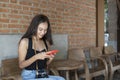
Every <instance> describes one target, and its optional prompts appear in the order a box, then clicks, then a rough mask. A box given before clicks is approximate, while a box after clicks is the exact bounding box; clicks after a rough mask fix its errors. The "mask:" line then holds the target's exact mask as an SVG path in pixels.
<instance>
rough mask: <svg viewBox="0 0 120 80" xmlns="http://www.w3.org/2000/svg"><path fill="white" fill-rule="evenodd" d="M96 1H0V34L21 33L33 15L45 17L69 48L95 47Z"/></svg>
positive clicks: (54, 32)
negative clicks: (64, 36) (66, 39)
mask: <svg viewBox="0 0 120 80" xmlns="http://www.w3.org/2000/svg"><path fill="white" fill-rule="evenodd" d="M95 1H96V0H0V34H23V33H24V32H25V30H26V28H27V27H28V25H29V22H30V21H31V19H32V17H33V16H34V15H35V14H38V13H43V14H45V15H47V16H48V17H49V19H50V22H51V27H52V31H53V34H68V36H69V37H68V39H69V41H68V42H69V43H68V44H69V45H68V46H69V48H73V47H82V48H83V47H88V46H95V44H96V7H95Z"/></svg>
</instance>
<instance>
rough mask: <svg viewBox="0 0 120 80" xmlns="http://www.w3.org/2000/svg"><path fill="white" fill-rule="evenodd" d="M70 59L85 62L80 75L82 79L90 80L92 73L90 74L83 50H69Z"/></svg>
mask: <svg viewBox="0 0 120 80" xmlns="http://www.w3.org/2000/svg"><path fill="white" fill-rule="evenodd" d="M68 59H70V60H77V61H83V62H84V66H83V67H81V68H80V70H78V71H81V70H82V72H81V73H80V74H78V75H79V77H81V78H85V79H86V80H90V73H89V68H88V65H87V62H86V59H85V54H84V52H83V49H79V48H73V49H69V50H68Z"/></svg>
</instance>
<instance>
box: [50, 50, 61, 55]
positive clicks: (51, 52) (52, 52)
mask: <svg viewBox="0 0 120 80" xmlns="http://www.w3.org/2000/svg"><path fill="white" fill-rule="evenodd" d="M57 52H59V51H58V50H52V51H48V55H54V54H56V53H57Z"/></svg>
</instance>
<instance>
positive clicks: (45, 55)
mask: <svg viewBox="0 0 120 80" xmlns="http://www.w3.org/2000/svg"><path fill="white" fill-rule="evenodd" d="M52 57H54V56H53V55H48V54H47V53H46V52H42V53H38V54H36V55H35V58H36V59H41V60H44V59H45V58H52Z"/></svg>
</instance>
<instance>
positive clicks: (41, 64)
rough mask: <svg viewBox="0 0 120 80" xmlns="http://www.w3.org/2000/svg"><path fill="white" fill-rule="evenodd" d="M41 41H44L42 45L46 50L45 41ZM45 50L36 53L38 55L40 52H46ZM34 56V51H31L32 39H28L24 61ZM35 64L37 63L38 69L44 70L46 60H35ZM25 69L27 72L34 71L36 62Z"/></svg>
mask: <svg viewBox="0 0 120 80" xmlns="http://www.w3.org/2000/svg"><path fill="white" fill-rule="evenodd" d="M43 41H44V44H45V46H46V49H47V50H48V46H47V43H46V41H45V40H43ZM46 49H43V50H42V51H37V50H36V53H37V54H38V53H39V54H40V53H41V52H46ZM34 55H35V51H34V49H32V38H29V43H28V50H27V54H26V58H25V60H27V59H29V58H31V57H32V56H34ZM37 63H38V69H45V68H46V67H47V59H44V60H37ZM25 69H27V70H36V62H33V63H32V64H31V65H29V66H28V67H26V68H25Z"/></svg>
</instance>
